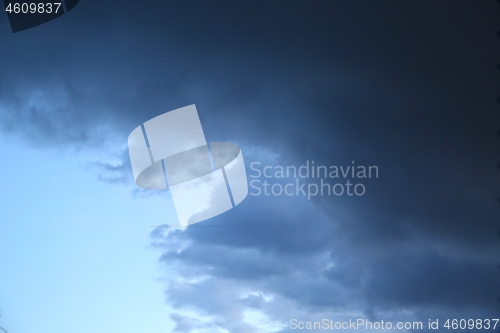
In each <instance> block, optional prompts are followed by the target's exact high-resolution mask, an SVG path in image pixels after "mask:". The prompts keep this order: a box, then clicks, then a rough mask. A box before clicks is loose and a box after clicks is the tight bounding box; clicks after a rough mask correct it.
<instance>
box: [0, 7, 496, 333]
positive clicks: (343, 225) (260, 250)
mask: <svg viewBox="0 0 500 333" xmlns="http://www.w3.org/2000/svg"><path fill="white" fill-rule="evenodd" d="M96 8H99V10H96ZM499 10H500V8H497V6H496V4H495V3H493V2H492V3H479V2H466V1H454V2H451V1H433V2H415V3H408V2H401V1H385V2H372V1H287V2H276V1H245V2H243V1H240V2H236V1H217V2H190V1H183V2H180V1H179V2H170V1H166V2H144V3H141V4H140V5H139V4H138V3H137V2H135V1H120V2H119V4H118V3H114V2H106V3H101V2H97V1H86V2H85V3H81V4H80V6H78V7H76V8H75V9H74V10H73V11H72V12H71V13H69V14H68V15H65V16H64V17H61V18H60V19H58V20H57V21H54V22H51V23H48V24H46V25H44V26H41V27H39V28H36V29H38V30H35V29H33V30H32V31H31V32H30V31H26V32H23V33H18V34H15V35H13V34H7V33H2V34H1V35H0V38H1V45H2V46H1V49H2V56H3V58H2V59H3V61H2V64H1V65H0V66H1V76H0V126H1V128H2V131H3V132H4V133H5V134H6V135H21V136H23V137H24V138H25V139H27V140H28V142H30V143H32V144H35V145H38V146H45V147H57V148H58V149H63V148H64V147H79V148H83V149H87V148H89V147H91V148H93V149H96V148H97V149H104V148H102V147H104V145H105V143H106V142H115V141H116V140H118V142H120V145H123V144H125V142H126V137H127V135H128V133H129V132H130V131H131V130H132V129H133V128H135V127H136V126H137V125H138V124H140V123H142V122H144V121H146V120H148V119H150V118H152V117H154V116H156V115H158V114H160V113H163V112H165V111H168V110H172V109H175V108H178V107H182V106H185V105H189V104H196V105H197V108H198V111H199V113H200V118H201V121H202V124H203V127H204V130H205V135H206V136H207V139H208V140H209V141H225V140H232V141H235V142H238V143H239V144H240V145H241V146H242V148H243V153H244V157H245V161H246V163H247V167H248V165H249V163H251V162H252V161H260V162H262V163H263V164H264V163H270V164H273V165H276V164H282V165H289V164H292V165H297V166H298V165H301V164H303V163H305V160H315V162H316V163H317V164H324V165H342V164H343V165H349V164H350V163H351V161H352V160H355V161H356V163H357V164H364V165H377V166H378V167H379V170H380V177H379V179H372V180H370V181H367V182H366V183H367V194H366V195H365V196H363V197H359V198H357V197H339V198H332V197H322V198H319V197H317V198H314V199H313V200H312V201H311V202H308V201H307V200H305V199H304V198H288V197H280V198H274V197H249V198H247V199H246V200H245V201H244V202H243V203H242V204H241V206H238V207H237V208H236V209H233V210H231V211H229V212H227V213H226V214H223V215H221V216H219V217H217V218H214V219H213V220H212V221H207V222H206V223H205V222H204V223H205V224H207V225H209V224H210V223H214V224H215V225H216V226H212V227H210V226H207V227H202V226H201V225H200V227H197V226H192V227H190V228H188V229H187V230H185V231H183V232H179V231H178V232H174V233H169V234H167V235H166V236H165V235H163V234H161V232H160V230H158V231H156V233H155V235H154V239H155V242H156V243H157V245H158V246H162V247H164V254H163V256H162V259H161V260H162V262H163V263H164V264H165V265H166V267H167V268H168V269H170V270H172V269H173V268H175V271H176V272H177V273H178V274H179V275H180V276H184V277H190V278H192V279H195V280H196V277H203V279H201V278H200V279H201V280H200V281H198V282H189V283H187V282H185V281H181V282H179V281H170V282H169V287H168V288H167V292H166V295H167V300H168V302H169V304H171V306H172V307H173V308H174V309H175V310H179V311H180V310H183V309H195V310H196V311H199V312H200V313H204V314H206V315H210V316H213V318H215V319H214V320H213V321H209V322H208V323H207V322H204V321H203V320H200V319H199V318H198V319H196V318H194V317H192V316H191V317H190V316H189V315H186V314H181V313H180V312H174V313H173V314H172V319H173V320H174V321H175V322H176V323H177V325H178V327H177V330H178V331H179V332H190V331H191V330H193V329H194V328H200V327H201V328H203V327H205V328H206V327H210V328H216V327H223V328H226V329H229V330H230V331H231V332H251V331H258V329H256V328H255V326H254V325H252V324H239V323H240V320H241V318H242V316H243V315H244V313H245V311H246V309H253V308H260V309H261V310H263V311H265V313H267V314H268V316H269V318H270V320H276V321H280V322H283V321H285V322H286V320H287V317H289V316H291V315H292V314H302V315H304V316H307V315H310V316H312V315H313V313H317V312H318V311H322V313H339V311H341V310H342V309H351V310H353V311H354V310H356V311H364V312H365V313H368V314H370V315H373V316H375V317H376V316H377V315H380V313H383V312H384V311H391V310H392V311H397V310H401V311H404V310H407V311H414V313H415V316H416V317H421V318H424V320H425V318H427V317H429V316H431V315H440V316H446V315H450V316H451V315H455V316H457V315H458V314H460V315H462V314H463V315H465V314H468V313H475V314H478V315H483V316H486V315H490V314H493V313H494V311H495V310H496V309H497V308H496V305H495V299H496V298H497V297H498V295H500V290H499V289H500V286H499V283H498V278H499V276H498V272H497V269H496V263H497V261H498V257H499V250H498V248H499V247H498V237H496V236H495V232H496V231H497V229H498V223H497V221H498V213H499V212H498V204H497V202H496V201H495V199H496V197H497V195H498V185H499V178H498V171H497V170H496V169H495V163H496V161H497V160H498V156H497V155H498V146H497V143H496V142H495V140H496V138H495V135H494V134H495V132H496V130H497V127H498V124H499V118H498V113H497V105H495V98H496V97H497V94H498V81H497V73H496V72H495V71H494V68H495V66H496V64H497V62H498V60H499V57H498V54H500V52H499V51H500V47H499V43H498V41H497V40H496V38H497V37H496V31H497V30H498V28H499V27H500V23H499V21H498V20H497V15H498V11H499ZM3 25H4V26H5V25H6V22H3ZM5 30H8V29H7V28H6V29H5ZM114 140H115V141H114ZM115 146H117V145H115ZM107 149H109V148H107ZM120 149H122V147H121V146H120V147H118V148H116V151H115V152H114V153H115V154H118V155H119V154H120V153H119V152H120ZM121 156H122V157H121V160H122V161H123V162H122V163H118V164H110V163H107V162H102V163H101V165H100V167H101V169H102V176H101V178H103V179H104V180H107V181H111V182H118V181H122V182H124V181H125V179H127V178H126V177H129V179H130V178H131V174H130V169H129V168H130V166H129V162H128V160H127V158H128V157H127V155H126V154H122V155H121ZM247 171H249V169H248V168H247ZM179 248H182V251H179ZM174 275H175V274H174ZM248 292H254V293H252V294H249V295H247V296H245V297H243V296H241V297H240V295H241V294H242V293H243V294H244V293H248ZM258 292H261V293H262V294H259V293H258ZM256 295H267V296H269V297H271V296H272V300H269V299H270V298H268V300H263V299H264V296H256ZM267 296H266V297H267ZM240 298H241V299H240ZM236 299H239V301H236ZM464 304H466V306H465V305H464ZM429 309H432V310H433V311H434V312H431V311H430V310H429ZM426 316H427V317H426ZM288 319H289V318H288ZM306 319H307V318H306ZM382 319H383V318H382ZM283 331H285V330H283Z"/></svg>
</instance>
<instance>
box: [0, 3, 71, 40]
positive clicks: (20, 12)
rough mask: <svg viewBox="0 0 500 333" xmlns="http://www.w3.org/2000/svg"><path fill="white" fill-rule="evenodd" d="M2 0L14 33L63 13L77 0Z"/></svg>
mask: <svg viewBox="0 0 500 333" xmlns="http://www.w3.org/2000/svg"><path fill="white" fill-rule="evenodd" d="M3 2H4V4H5V12H6V13H7V16H8V17H9V22H10V27H11V28H12V32H14V33H15V32H19V31H23V30H26V29H30V28H33V27H36V26H38V25H41V24H44V23H47V22H49V21H52V20H53V19H56V18H58V17H59V16H62V15H64V14H65V13H66V12H68V11H70V10H71V9H73V8H75V6H76V5H77V4H78V2H79V0H45V1H40V0H3ZM65 7H66V10H65Z"/></svg>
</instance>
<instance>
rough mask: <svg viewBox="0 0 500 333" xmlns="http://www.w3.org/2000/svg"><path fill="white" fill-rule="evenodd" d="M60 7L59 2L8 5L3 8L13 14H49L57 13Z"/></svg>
mask: <svg viewBox="0 0 500 333" xmlns="http://www.w3.org/2000/svg"><path fill="white" fill-rule="evenodd" d="M59 7H61V3H60V2H47V3H35V2H31V3H28V2H23V3H17V2H16V3H9V4H8V5H7V7H6V8H5V11H6V12H8V13H9V14H10V13H14V14H21V13H22V14H28V13H30V14H35V13H38V14H51V13H56V14H57V12H58V11H59Z"/></svg>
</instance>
